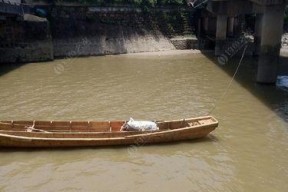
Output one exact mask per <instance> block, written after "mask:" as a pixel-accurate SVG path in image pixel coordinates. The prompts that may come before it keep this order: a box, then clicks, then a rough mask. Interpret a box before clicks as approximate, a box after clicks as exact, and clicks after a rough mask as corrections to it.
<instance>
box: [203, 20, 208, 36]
mask: <svg viewBox="0 0 288 192" xmlns="http://www.w3.org/2000/svg"><path fill="white" fill-rule="evenodd" d="M208 27H209V18H208V17H204V19H203V28H204V30H205V33H207V31H208Z"/></svg>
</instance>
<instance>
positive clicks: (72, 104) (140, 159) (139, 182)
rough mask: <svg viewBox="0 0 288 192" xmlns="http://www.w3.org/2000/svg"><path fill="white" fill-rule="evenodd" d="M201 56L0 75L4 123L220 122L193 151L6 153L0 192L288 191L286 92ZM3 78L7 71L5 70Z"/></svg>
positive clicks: (180, 146) (68, 63) (74, 61)
mask: <svg viewBox="0 0 288 192" xmlns="http://www.w3.org/2000/svg"><path fill="white" fill-rule="evenodd" d="M234 69H235V65H233V62H232V63H230V64H229V65H227V66H221V67H219V66H217V65H215V64H214V63H213V62H212V61H210V60H209V59H207V58H206V57H205V56H203V55H200V54H199V55H191V54H190V55H189V54H186V55H170V56H169V55H165V56H157V55H154V56H149V57H148V56H145V55H142V56H141V55H137V56H133V55H120V56H105V57H90V58H70V59H69V60H57V61H54V62H48V63H39V64H38V63H35V64H27V65H23V66H21V67H19V68H16V69H14V70H11V71H10V72H5V73H4V72H0V74H2V75H1V76H0V88H1V92H0V102H1V105H0V112H1V113H0V119H9V120H10V119H14V120H16V119H17V120H18V119H43V120H44V119H45V120H47V119H48V120H49V119H51V120H52V119H53V120H54V119H55V120H74V119H75V120H78V119H80V120H92V119H96V120H104V119H128V118H129V117H130V116H132V117H135V118H136V119H177V118H183V117H190V116H199V115H206V114H207V113H208V112H209V111H211V109H213V107H214V104H216V108H215V109H214V110H213V115H214V116H215V117H216V118H218V120H219V121H220V126H219V128H218V129H216V131H215V132H213V135H211V136H209V137H208V138H206V139H204V140H199V141H196V142H183V143H176V144H171V145H170V144H169V145H159V146H140V147H136V148H135V147H131V146H130V147H121V148H95V149H93V148H90V149H75V150H67V151H66V150H44V151H23V150H22V151H11V150H4V149H2V150H1V151H0V155H1V158H0V191H149V192H153V191H164V190H165V191H176V190H181V191H184V192H185V191H187V192H193V191H269V192H270V191H277V192H279V191H283V192H284V191H286V190H287V188H288V184H287V182H286V181H287V180H288V169H287V166H286V164H287V158H288V143H287V138H288V128H287V127H288V123H287V119H288V118H287V117H288V114H287V108H288V97H287V92H285V91H284V90H281V89H279V88H275V87H263V86H259V85H256V84H254V81H253V78H254V76H253V74H254V66H253V61H249V60H247V61H245V62H244V64H243V66H241V69H240V71H239V74H237V77H236V81H234V82H233V84H232V85H231V88H230V89H229V90H228V92H227V94H226V96H225V98H221V95H223V91H225V90H226V87H227V85H228V83H229V81H230V79H231V76H230V74H231V73H233V70H234ZM0 70H2V71H3V70H4V69H0Z"/></svg>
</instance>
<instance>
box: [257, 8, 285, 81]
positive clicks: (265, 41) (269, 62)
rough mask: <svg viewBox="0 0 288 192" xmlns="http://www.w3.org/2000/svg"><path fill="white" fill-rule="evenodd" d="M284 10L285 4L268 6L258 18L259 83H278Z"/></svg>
mask: <svg viewBox="0 0 288 192" xmlns="http://www.w3.org/2000/svg"><path fill="white" fill-rule="evenodd" d="M284 8H285V6H284V4H283V5H275V6H271V5H270V6H266V7H265V11H264V13H263V15H262V16H258V17H259V18H258V21H257V22H260V23H258V25H259V29H260V31H258V32H259V34H260V38H259V39H260V42H259V46H258V47H259V60H258V72H257V77H256V81H257V82H259V83H275V82H276V79H277V73H278V62H279V52H280V47H281V36H282V33H283V18H284Z"/></svg>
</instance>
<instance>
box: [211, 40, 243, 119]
mask: <svg viewBox="0 0 288 192" xmlns="http://www.w3.org/2000/svg"><path fill="white" fill-rule="evenodd" d="M247 47H248V44H247V45H245V48H244V51H243V53H242V56H241V59H240V61H239V64H238V66H237V68H236V70H235V72H234V75H233V77H232V79H231V80H230V82H229V84H228V86H227V88H226V90H225V92H224V93H223V94H222V95H221V97H220V98H219V99H218V100H217V101H216V102H215V103H214V106H213V108H212V109H211V110H210V111H209V112H208V115H210V114H211V113H212V112H213V111H214V110H215V108H216V106H217V104H218V103H219V101H220V100H223V99H224V98H225V97H226V95H227V93H228V91H229V89H230V87H231V85H232V83H233V81H234V79H235V77H236V75H237V73H238V71H239V68H240V66H241V63H242V60H243V58H244V56H245V52H246V49H247Z"/></svg>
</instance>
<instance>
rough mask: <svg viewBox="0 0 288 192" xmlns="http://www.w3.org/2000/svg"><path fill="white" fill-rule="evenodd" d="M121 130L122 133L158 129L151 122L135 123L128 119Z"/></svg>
mask: <svg viewBox="0 0 288 192" xmlns="http://www.w3.org/2000/svg"><path fill="white" fill-rule="evenodd" d="M121 130H124V131H158V130H159V127H157V124H156V123H154V122H152V121H135V120H134V119H132V118H130V120H129V121H128V122H127V123H125V124H124V125H123V126H122V128H121Z"/></svg>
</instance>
